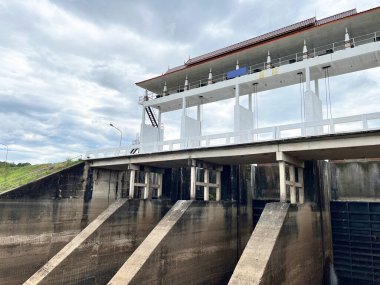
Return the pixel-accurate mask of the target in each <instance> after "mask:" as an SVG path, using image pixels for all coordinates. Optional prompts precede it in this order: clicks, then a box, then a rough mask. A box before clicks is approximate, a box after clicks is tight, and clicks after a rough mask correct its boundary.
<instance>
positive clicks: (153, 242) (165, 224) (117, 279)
mask: <svg viewBox="0 0 380 285" xmlns="http://www.w3.org/2000/svg"><path fill="white" fill-rule="evenodd" d="M191 203H192V201H190V200H186V201H185V200H179V201H177V202H176V203H175V205H174V206H173V207H172V208H171V209H170V210H169V212H168V213H166V215H165V216H164V217H163V218H162V220H161V221H160V222H159V223H158V224H157V226H156V227H155V228H154V229H153V230H152V231H151V232H150V233H149V235H148V236H147V237H146V238H145V240H144V241H143V242H142V243H141V244H140V246H139V247H138V248H137V249H136V250H135V251H134V252H133V254H132V255H131V256H130V257H129V258H128V259H127V261H126V262H125V263H124V264H123V265H122V267H121V268H120V269H119V270H118V272H117V273H116V274H115V275H114V276H113V277H112V279H111V280H110V281H109V283H108V285H125V284H129V283H130V282H131V281H132V279H133V278H134V277H135V276H136V274H137V273H138V272H139V271H140V269H141V268H142V267H143V265H144V264H145V262H146V261H147V260H148V258H149V257H150V256H151V254H152V253H153V251H154V250H155V249H156V247H157V246H158V245H159V244H160V242H161V241H162V240H163V239H164V237H165V236H166V235H167V234H168V233H169V231H170V230H171V229H172V228H173V226H174V225H175V224H176V223H177V221H178V220H179V219H180V218H181V217H182V215H183V214H184V213H185V212H186V210H187V209H188V208H189V206H190V205H191Z"/></svg>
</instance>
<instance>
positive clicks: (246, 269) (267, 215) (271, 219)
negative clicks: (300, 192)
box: [228, 203, 289, 285]
mask: <svg viewBox="0 0 380 285" xmlns="http://www.w3.org/2000/svg"><path fill="white" fill-rule="evenodd" d="M288 210H289V204H287V203H269V204H267V205H266V206H265V208H264V211H263V213H262V214H261V217H260V219H259V222H258V223H257V225H256V228H255V230H254V231H253V233H252V235H251V237H250V239H249V241H248V243H247V245H246V247H245V249H244V251H243V254H242V256H241V257H240V259H239V262H238V264H237V265H236V267H235V270H234V272H233V274H232V276H231V279H230V281H229V282H228V284H230V285H235V284H239V285H242V284H251V285H253V284H257V285H258V284H260V281H261V279H262V276H263V274H264V272H265V268H266V267H267V264H268V262H269V260H270V257H271V255H272V251H273V249H274V247H275V244H276V241H277V238H278V236H279V234H280V231H281V229H282V226H283V224H284V221H285V219H286V217H287V215H288Z"/></svg>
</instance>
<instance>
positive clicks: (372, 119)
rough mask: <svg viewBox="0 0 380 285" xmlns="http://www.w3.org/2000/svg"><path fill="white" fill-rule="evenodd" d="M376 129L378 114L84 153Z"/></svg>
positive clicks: (158, 149) (135, 151) (111, 154)
mask: <svg viewBox="0 0 380 285" xmlns="http://www.w3.org/2000/svg"><path fill="white" fill-rule="evenodd" d="M375 129H380V112H377V113H369V114H362V115H354V116H349V117H341V118H335V119H326V120H321V121H313V122H303V123H296V124H288V125H280V126H273V127H266V128H258V129H250V130H244V131H239V132H228V133H222V134H215V135H206V136H198V137H191V138H187V139H177V140H167V141H162V142H155V143H144V144H139V145H130V146H123V147H117V148H106V149H97V150H93V151H88V152H87V153H86V156H85V157H86V159H95V158H105V157H118V156H132V155H136V154H144V153H157V152H163V151H177V150H184V149H196V148H207V147H213V146H221V145H234V144H243V143H253V142H263V141H276V140H283V139H288V138H296V137H312V136H319V135H326V134H336V133H344V132H362V131H367V130H375Z"/></svg>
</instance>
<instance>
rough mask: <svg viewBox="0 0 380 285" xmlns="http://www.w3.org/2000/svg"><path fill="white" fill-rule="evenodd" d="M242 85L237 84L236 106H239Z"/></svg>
mask: <svg viewBox="0 0 380 285" xmlns="http://www.w3.org/2000/svg"><path fill="white" fill-rule="evenodd" d="M239 95H240V87H239V84H235V106H239Z"/></svg>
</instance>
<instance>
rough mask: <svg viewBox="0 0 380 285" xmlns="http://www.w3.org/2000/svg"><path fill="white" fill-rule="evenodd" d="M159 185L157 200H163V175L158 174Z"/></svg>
mask: <svg viewBox="0 0 380 285" xmlns="http://www.w3.org/2000/svg"><path fill="white" fill-rule="evenodd" d="M157 176H158V177H157V183H158V188H157V198H161V196H162V176H163V174H162V173H158V174H157Z"/></svg>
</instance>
